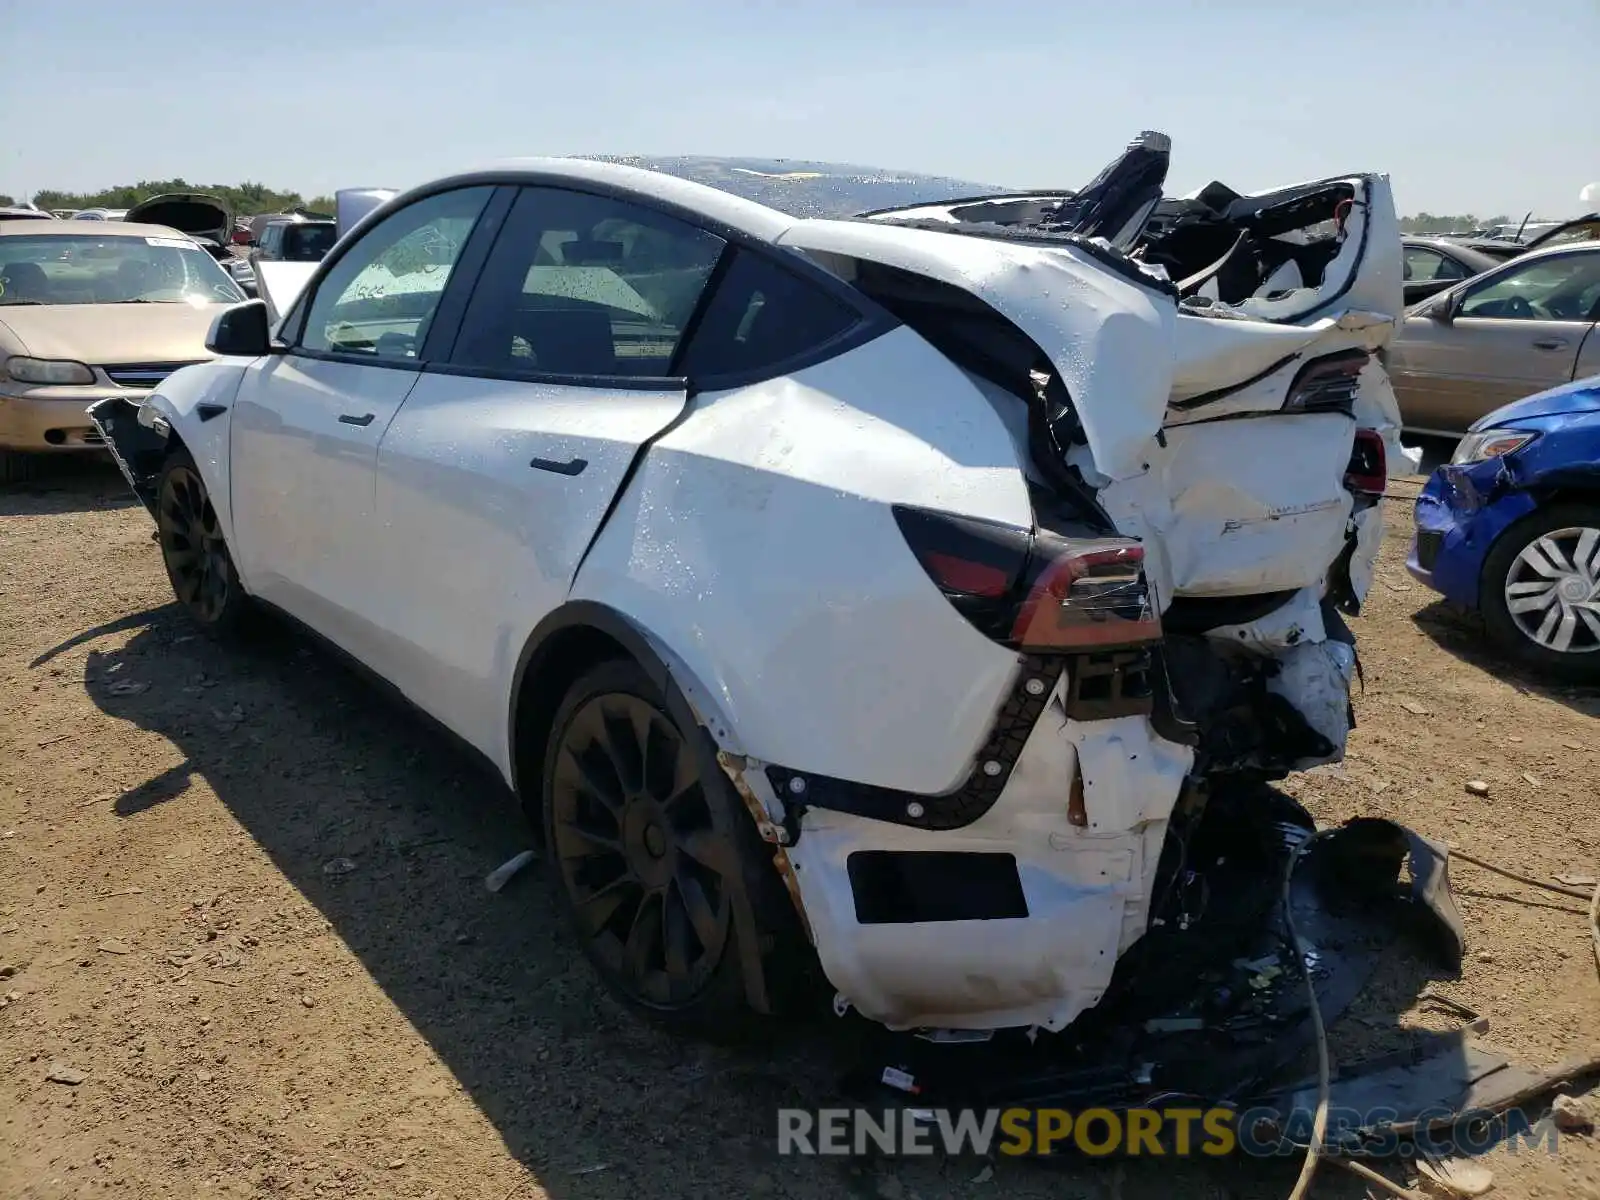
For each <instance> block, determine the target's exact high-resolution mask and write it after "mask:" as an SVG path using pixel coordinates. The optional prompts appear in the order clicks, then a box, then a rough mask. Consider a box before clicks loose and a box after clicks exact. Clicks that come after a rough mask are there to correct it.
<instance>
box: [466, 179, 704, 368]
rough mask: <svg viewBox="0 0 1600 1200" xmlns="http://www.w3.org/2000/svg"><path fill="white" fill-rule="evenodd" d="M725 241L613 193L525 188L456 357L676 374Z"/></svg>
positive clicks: (482, 363)
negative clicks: (687, 331) (676, 359)
mask: <svg viewBox="0 0 1600 1200" xmlns="http://www.w3.org/2000/svg"><path fill="white" fill-rule="evenodd" d="M722 248H723V241H722V239H721V238H719V237H717V236H715V235H714V234H711V233H709V232H707V231H706V230H704V229H699V228H697V227H695V226H693V225H690V224H687V223H685V222H683V221H679V220H676V219H675V218H672V217H668V216H666V215H664V214H662V213H657V212H653V211H651V210H648V209H646V208H643V207H641V206H639V205H635V204H631V203H629V202H627V201H624V200H618V199H614V198H611V197H605V196H595V195H590V194H588V193H584V192H569V191H565V190H562V189H559V188H524V189H523V190H522V191H521V192H520V193H519V195H518V196H517V200H516V203H515V204H514V205H513V206H512V209H511V212H510V214H509V215H508V216H507V218H506V224H505V227H504V228H503V229H502V230H501V232H500V236H499V238H498V239H497V240H496V242H495V246H494V249H493V251H491V253H490V255H489V261H488V263H487V264H486V265H485V267H484V271H483V274H482V276H481V277H480V278H479V280H478V284H477V287H476V288H475V289H474V291H473V296H472V300H471V302H470V303H469V304H468V306H467V311H466V314H465V316H464V318H463V320H462V324H461V333H460V336H459V337H458V338H457V341H456V346H455V349H454V350H453V352H452V353H451V355H450V360H451V362H452V363H454V364H456V365H458V366H463V367H471V368H473V369H476V370H487V371H506V372H508V373H526V372H538V373H549V374H557V375H603V376H616V375H633V376H661V375H665V374H667V372H668V370H669V368H670V366H671V363H672V358H673V355H674V353H676V351H677V348H678V341H679V339H680V338H681V337H682V335H683V331H684V328H685V326H687V324H688V322H689V319H690V317H691V316H692V315H693V313H694V311H695V306H696V305H697V304H698V303H699V300H700V294H701V292H702V291H704V289H705V284H706V280H707V279H708V278H709V277H710V275H711V270H712V268H713V267H714V266H715V265H716V262H717V258H718V256H719V255H720V254H721V253H722Z"/></svg>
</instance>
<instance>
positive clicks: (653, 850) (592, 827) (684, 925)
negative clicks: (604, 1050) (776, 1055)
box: [545, 662, 744, 1015]
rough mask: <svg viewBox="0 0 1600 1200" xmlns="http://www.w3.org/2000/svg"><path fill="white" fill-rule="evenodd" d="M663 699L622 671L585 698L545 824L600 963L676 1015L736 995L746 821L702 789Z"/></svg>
mask: <svg viewBox="0 0 1600 1200" xmlns="http://www.w3.org/2000/svg"><path fill="white" fill-rule="evenodd" d="M585 684H588V685H589V686H588V687H585ZM654 692H655V689H654V687H653V685H651V683H650V681H649V679H648V677H647V676H646V675H645V674H644V672H643V671H642V670H640V669H639V668H638V667H637V666H635V665H634V664H632V663H622V662H616V663H608V664H606V665H605V666H604V667H603V668H601V669H600V670H599V671H597V672H595V673H594V674H592V675H591V676H589V677H588V678H587V679H586V680H584V681H581V682H580V684H579V686H578V688H576V689H574V692H573V694H572V695H570V696H569V697H568V701H567V703H566V704H565V705H563V707H562V711H561V712H560V713H559V714H558V715H557V720H556V726H555V728H554V730H553V732H552V737H551V742H550V747H549V755H548V757H547V762H546V791H545V822H546V834H547V840H548V845H549V846H550V848H551V853H552V857H553V858H554V861H555V866H556V868H557V871H556V874H557V876H558V881H559V884H560V886H561V889H562V891H563V893H564V895H565V899H566V902H567V905H568V907H569V908H570V909H571V912H572V917H573V922H574V925H575V927H576V929H577V932H578V936H579V937H580V938H581V939H582V940H583V942H584V948H585V951H586V953H587V954H588V956H589V957H590V959H591V960H592V961H593V962H594V963H595V965H596V966H597V967H598V968H599V969H600V971H601V973H602V975H603V976H604V977H605V979H606V981H607V983H608V984H610V985H611V986H612V987H613V988H615V989H616V990H617V991H619V992H620V993H621V994H622V995H623V997H624V998H625V999H627V1000H630V1001H632V1002H633V1003H635V1004H637V1005H639V1006H642V1007H644V1008H646V1009H649V1010H653V1011H654V1012H656V1013H658V1014H662V1015H670V1014H673V1013H675V1012H678V1013H683V1012H684V1011H685V1010H690V1009H696V1008H704V1007H705V1006H706V1005H707V1004H713V1005H715V1004H716V1003H717V1000H716V998H715V996H714V993H718V992H729V991H731V990H733V989H730V988H728V987H725V986H724V984H726V983H727V982H728V980H727V978H726V977H728V976H735V975H736V974H737V964H736V963H735V962H734V960H735V959H736V958H737V955H736V954H734V953H731V952H730V951H731V949H732V945H733V941H734V938H733V933H732V927H733V912H734V905H735V898H736V896H737V895H738V894H739V890H740V889H741V888H742V887H743V886H744V885H743V882H742V877H741V861H740V854H739V849H738V844H737V840H736V831H735V829H734V828H733V827H732V822H733V820H735V819H736V818H737V814H735V813H732V812H730V811H729V809H728V807H727V806H726V805H725V804H724V803H722V802H721V800H722V797H720V796H713V795H712V794H711V791H710V789H711V788H714V787H716V786H718V785H719V784H720V783H721V782H722V781H720V780H713V781H711V784H710V785H709V787H708V786H707V784H706V783H705V782H703V781H702V779H701V775H700V769H699V766H698V764H697V757H696V754H695V753H694V747H693V746H691V745H690V744H689V743H688V741H687V740H686V738H685V737H684V734H683V732H682V731H681V730H680V729H679V728H678V726H677V724H676V723H675V722H674V721H673V719H672V717H671V716H669V715H668V713H667V712H666V711H665V707H664V705H663V704H662V703H661V702H660V700H659V697H657V696H655V695H653V693H654ZM696 1015H703V1014H696Z"/></svg>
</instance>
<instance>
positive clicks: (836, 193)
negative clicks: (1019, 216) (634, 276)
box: [581, 154, 1014, 217]
mask: <svg viewBox="0 0 1600 1200" xmlns="http://www.w3.org/2000/svg"><path fill="white" fill-rule="evenodd" d="M581 157H584V158H590V159H596V160H598V161H600V162H613V163H624V164H626V165H627V166H630V167H643V168H645V169H646V170H651V171H661V172H663V173H665V174H667V175H676V176H678V177H679V178H681V179H689V180H693V181H694V182H696V183H703V184H707V185H709V186H711V187H714V188H720V189H722V190H723V191H725V192H732V193H733V194H734V195H736V196H742V197H743V198H744V199H746V200H754V201H755V202H756V203H758V204H765V205H766V206H767V207H769V208H775V209H777V210H778V211H779V212H782V213H787V214H788V215H790V216H792V217H843V216H853V215H855V214H856V213H863V212H871V211H873V210H874V209H879V208H896V207H899V206H901V205H906V204H931V203H933V202H935V201H939V200H954V199H958V198H961V197H965V196H984V195H991V194H993V193H995V192H1001V191H1007V190H1014V189H1006V188H998V187H994V186H993V185H991V184H986V183H973V182H972V181H971V180H965V179H949V178H946V177H944V176H940V175H920V174H918V173H916V172H915V171H885V170H880V169H878V168H875V167H863V166H858V165H853V164H849V163H830V162H810V161H806V160H802V159H795V158H702V157H699V156H692V155H683V156H672V157H656V156H652V155H617V154H586V155H582V156H581Z"/></svg>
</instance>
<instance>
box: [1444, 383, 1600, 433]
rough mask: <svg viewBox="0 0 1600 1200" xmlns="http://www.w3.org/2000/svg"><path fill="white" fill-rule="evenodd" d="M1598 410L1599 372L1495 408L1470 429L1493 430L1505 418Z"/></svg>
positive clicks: (1599, 401) (1558, 414) (1557, 415)
mask: <svg viewBox="0 0 1600 1200" xmlns="http://www.w3.org/2000/svg"><path fill="white" fill-rule="evenodd" d="M1589 412H1600V375H1591V376H1589V377H1588V378H1587V379H1578V380H1574V381H1573V382H1572V383H1564V384H1562V385H1561V386H1560V387H1553V388H1551V389H1550V390H1549V391H1545V392H1539V393H1537V394H1535V395H1532V396H1525V397H1523V398H1522V399H1521V400H1514V401H1512V402H1511V403H1510V404H1507V405H1505V406H1504V407H1502V408H1497V409H1495V410H1494V411H1493V412H1492V413H1489V414H1488V415H1486V416H1482V417H1479V418H1478V419H1477V421H1475V422H1473V425H1472V432H1474V433H1476V432H1477V431H1478V430H1480V429H1493V428H1494V427H1495V426H1497V425H1504V424H1506V423H1507V422H1508V421H1526V420H1528V419H1530V418H1535V417H1560V416H1567V415H1570V414H1572V413H1589Z"/></svg>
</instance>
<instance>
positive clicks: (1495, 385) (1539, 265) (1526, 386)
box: [1388, 242, 1600, 437]
mask: <svg viewBox="0 0 1600 1200" xmlns="http://www.w3.org/2000/svg"><path fill="white" fill-rule="evenodd" d="M1597 320H1600V243H1597V242H1583V243H1580V244H1577V245H1558V246H1552V247H1550V248H1549V249H1546V250H1536V251H1533V252H1532V253H1529V254H1524V255H1521V256H1519V257H1518V258H1516V259H1513V260H1512V261H1511V262H1508V263H1505V264H1504V265H1503V266H1500V267H1497V268H1495V269H1494V270H1491V271H1487V272H1485V273H1484V274H1482V275H1479V276H1477V277H1475V278H1473V279H1468V280H1465V281H1463V282H1461V283H1458V284H1456V285H1455V286H1454V287H1452V288H1450V289H1449V290H1448V291H1446V292H1443V293H1441V294H1440V295H1437V296H1435V297H1433V298H1432V299H1430V300H1427V301H1425V302H1423V303H1422V304H1419V305H1417V306H1416V307H1414V308H1412V309H1409V310H1408V311H1407V313H1406V319H1405V321H1404V322H1403V323H1402V324H1401V326H1400V330H1399V332H1398V335H1397V336H1396V337H1395V339H1394V341H1393V342H1391V343H1390V345H1389V363H1388V365H1389V375H1390V377H1391V378H1392V379H1393V381H1394V390H1395V395H1396V396H1397V397H1398V398H1399V401H1400V415H1401V419H1402V420H1403V421H1404V422H1405V427H1406V428H1407V429H1409V430H1412V431H1414V432H1416V433H1433V434H1444V435H1448V436H1451V437H1455V436H1459V435H1460V434H1462V433H1465V432H1466V429H1467V427H1468V426H1469V425H1471V424H1472V422H1474V421H1476V420H1477V419H1478V418H1479V417H1481V416H1483V415H1484V414H1485V413H1487V412H1490V411H1492V410H1494V409H1496V408H1499V407H1500V406H1501V405H1502V404H1509V403H1510V402H1511V401H1513V400H1520V399H1521V398H1522V397H1523V396H1527V395H1530V394H1531V393H1533V392H1542V391H1544V390H1545V389H1546V388H1549V387H1554V386H1555V385H1557V384H1561V383H1567V382H1569V381H1571V380H1573V379H1581V378H1583V377H1585V376H1588V375H1595V374H1600V335H1597V334H1596V333H1595V322H1596V321H1597Z"/></svg>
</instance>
